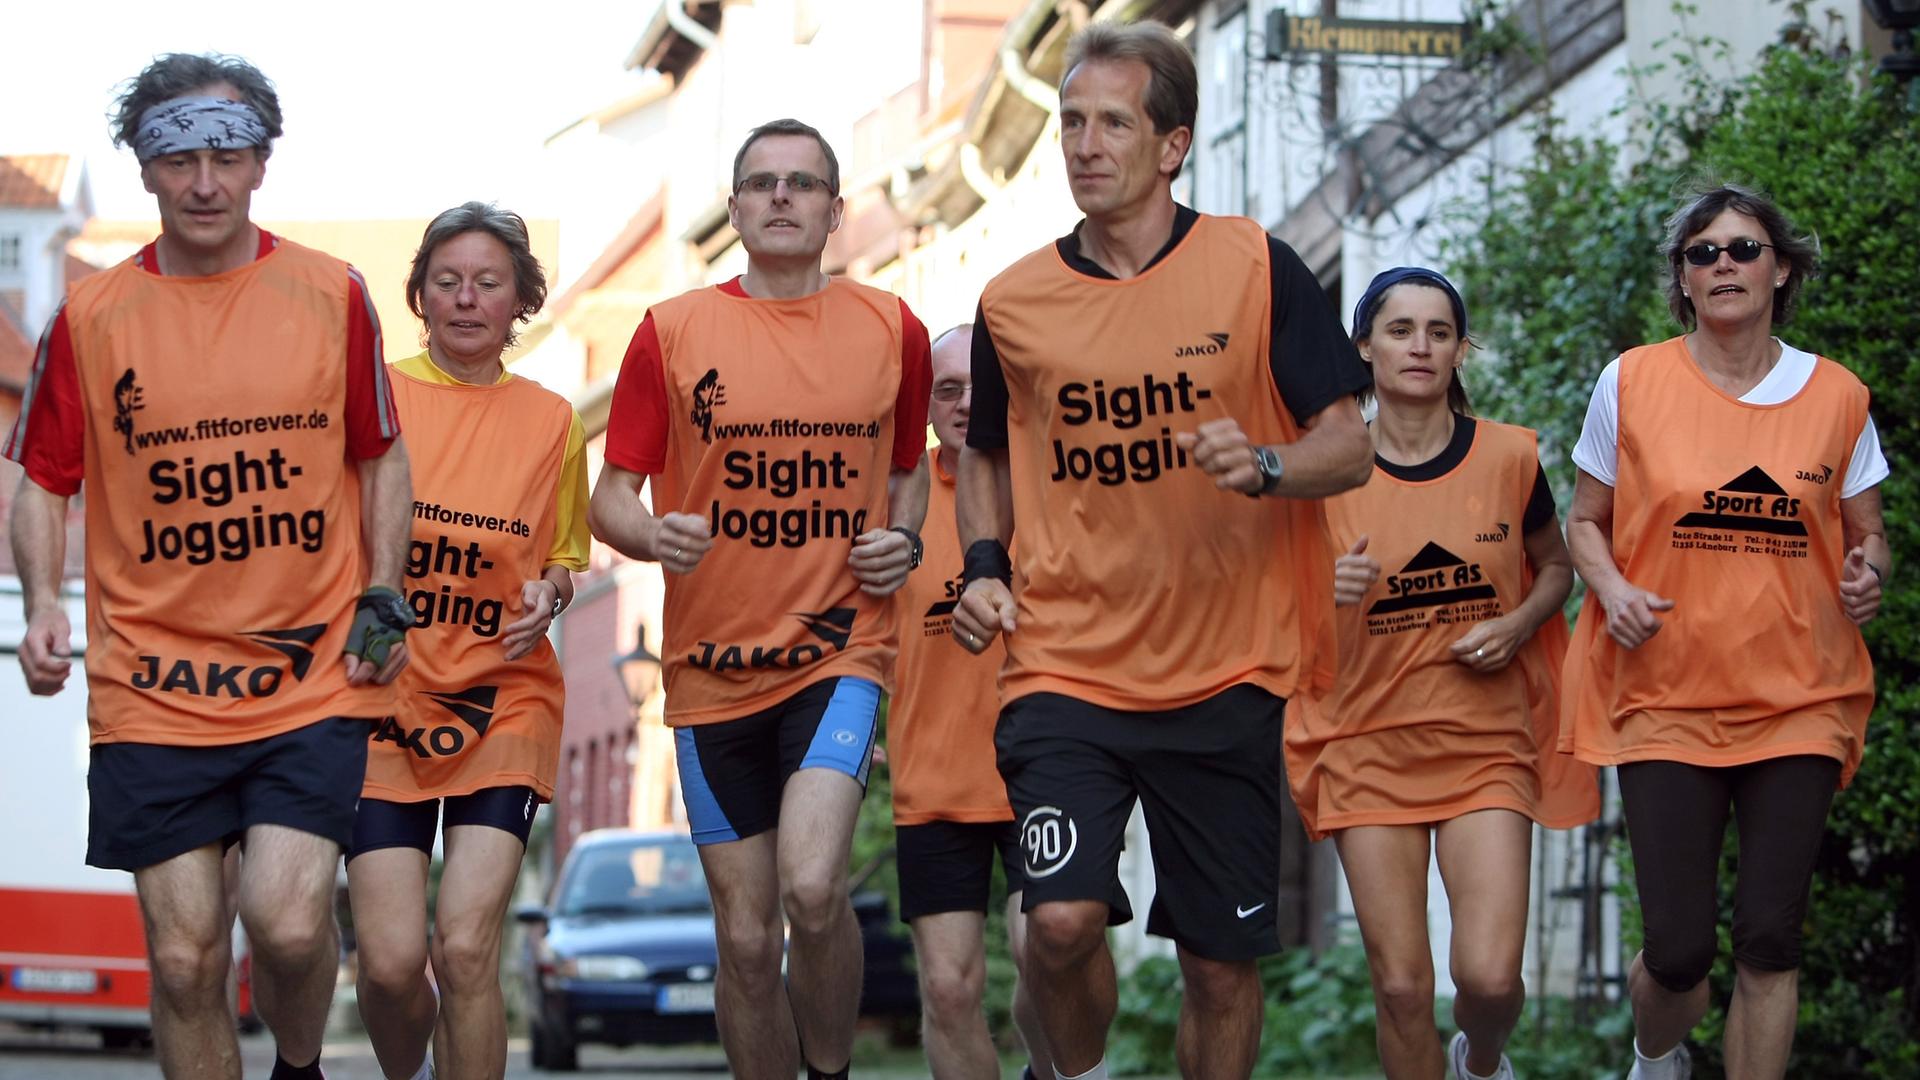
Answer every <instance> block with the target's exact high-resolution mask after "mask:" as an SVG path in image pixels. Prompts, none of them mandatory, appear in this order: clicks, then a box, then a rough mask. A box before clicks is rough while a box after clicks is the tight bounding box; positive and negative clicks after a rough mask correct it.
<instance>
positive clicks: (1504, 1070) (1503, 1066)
mask: <svg viewBox="0 0 1920 1080" xmlns="http://www.w3.org/2000/svg"><path fill="white" fill-rule="evenodd" d="M1447 1065H1448V1067H1449V1068H1450V1070H1451V1071H1452V1074H1453V1075H1452V1077H1451V1080H1470V1078H1471V1077H1472V1076H1473V1074H1472V1073H1470V1072H1468V1071H1467V1033H1466V1032H1464V1031H1456V1032H1454V1033H1453V1041H1452V1042H1449V1043H1448V1044H1447ZM1484 1080H1514V1077H1513V1063H1512V1062H1510V1061H1508V1060H1507V1055H1505V1054H1501V1055H1500V1067H1499V1068H1497V1069H1495V1070H1493V1075H1492V1076H1490V1077H1485V1078H1484Z"/></svg>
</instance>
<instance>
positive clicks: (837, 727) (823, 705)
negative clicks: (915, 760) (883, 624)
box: [673, 676, 880, 844]
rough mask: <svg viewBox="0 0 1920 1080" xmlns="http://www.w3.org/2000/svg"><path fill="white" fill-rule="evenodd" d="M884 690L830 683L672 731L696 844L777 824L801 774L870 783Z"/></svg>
mask: <svg viewBox="0 0 1920 1080" xmlns="http://www.w3.org/2000/svg"><path fill="white" fill-rule="evenodd" d="M879 715H880V687H879V686H878V685H876V684H875V683H873V682H871V681H869V680H867V679H858V678H852V677H849V676H842V677H840V678H833V679H825V680H822V681H820V682H817V683H814V684H813V685H812V686H809V687H807V688H806V689H804V690H802V691H800V692H799V693H797V694H795V695H793V696H792V697H790V698H788V699H786V700H785V701H782V702H781V703H780V704H778V705H774V706H772V707H770V708H766V709H762V710H760V711H759V712H757V713H752V714H750V715H747V716H742V717H740V718H738V719H735V720H721V721H719V722H717V723H712V724H696V725H693V726H691V727H681V728H675V729H673V742H674V750H675V754H676V756H677V757H678V759H679V762H680V794H681V797H682V798H683V799H684V800H685V801H686V804H687V824H688V825H689V826H690V827H691V829H692V832H693V842H694V843H696V844H719V843H725V842H726V841H729V840H744V839H746V838H747V837H749V836H757V835H759V834H760V833H763V832H766V831H767V830H768V829H771V828H773V827H774V826H776V825H778V824H780V797H781V795H782V794H783V793H784V792H785V791H786V787H787V780H788V778H790V777H791V776H793V774H794V773H796V772H798V771H800V770H801V769H832V770H833V771H834V772H838V773H845V774H846V775H848V776H851V777H853V778H854V780H856V781H858V782H859V784H860V788H861V790H862V791H864V790H866V786H867V770H868V769H869V768H870V762H871V754H872V753H873V733H874V725H875V721H876V719H877V718H878V717H879Z"/></svg>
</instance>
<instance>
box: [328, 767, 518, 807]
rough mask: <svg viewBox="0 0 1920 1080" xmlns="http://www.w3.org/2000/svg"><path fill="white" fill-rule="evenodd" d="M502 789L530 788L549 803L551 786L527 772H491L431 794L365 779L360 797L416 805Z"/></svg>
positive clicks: (418, 789) (439, 789) (445, 786)
mask: <svg viewBox="0 0 1920 1080" xmlns="http://www.w3.org/2000/svg"><path fill="white" fill-rule="evenodd" d="M503 787H528V788H532V789H533V794H534V797H536V798H538V799H539V800H540V801H541V802H552V801H553V785H552V784H551V783H542V782H541V780H540V777H539V776H538V775H536V774H534V773H530V772H522V773H494V774H492V775H491V776H487V777H482V778H480V779H477V780H469V781H468V782H466V783H464V784H447V785H443V786H441V787H438V788H435V789H433V790H431V791H427V790H422V789H421V788H417V787H411V788H397V787H393V786H390V785H388V784H381V783H376V782H374V781H371V780H369V781H368V782H367V784H366V786H365V787H363V788H361V789H360V797H361V798H363V799H380V800H382V801H384V802H396V803H420V802H426V801H427V800H429V799H457V798H459V797H461V796H462V795H472V794H474V793H476V792H481V791H485V790H487V789H488V788H503Z"/></svg>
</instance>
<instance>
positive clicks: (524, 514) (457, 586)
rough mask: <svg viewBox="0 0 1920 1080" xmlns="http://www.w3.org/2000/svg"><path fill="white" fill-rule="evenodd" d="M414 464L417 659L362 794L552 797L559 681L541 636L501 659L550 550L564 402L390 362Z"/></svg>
mask: <svg viewBox="0 0 1920 1080" xmlns="http://www.w3.org/2000/svg"><path fill="white" fill-rule="evenodd" d="M388 371H389V373H390V374H391V376H392V378H393V397H394V403H395V405H397V406H398V408H399V411H400V423H401V426H402V427H403V428H404V429H405V430H406V432H407V446H408V450H409V457H410V460H411V461H412V464H413V500H414V501H413V536H412V539H411V543H410V545H409V547H408V551H407V563H406V584H405V586H404V591H405V592H406V594H407V602H408V603H409V604H410V605H411V606H412V607H413V614H414V628H413V629H412V630H411V631H410V632H408V634H407V645H408V651H409V653H410V655H411V657H412V659H411V660H409V662H408V664H407V666H406V668H405V669H404V670H403V671H401V673H400V678H399V679H398V680H397V682H396V683H395V690H396V694H397V697H398V700H397V701H396V702H395V707H394V714H393V716H391V717H389V718H387V719H386V720H383V721H382V722H381V724H380V726H379V728H378V729H377V730H376V731H375V733H374V736H373V741H372V742H371V743H369V744H368V753H367V781H366V787H365V793H366V794H367V795H368V796H370V797H372V798H376V799H388V800H391V801H394V802H416V801H419V800H421V799H431V798H437V797H441V796H447V795H468V794H471V793H473V792H475V791H479V790H481V789H482V788H490V787H509V786H513V785H519V784H524V785H526V786H527V787H530V788H532V789H533V790H534V791H535V792H536V793H537V794H538V795H539V796H540V797H541V798H542V799H549V798H552V797H553V777H554V772H555V770H556V769H557V768H558V766H559V758H560V718H561V712H562V708H563V706H564V705H565V688H564V686H563V685H562V683H561V678H560V662H559V659H558V658H557V657H555V656H554V653H553V646H552V644H550V643H549V642H547V641H546V640H545V639H542V640H541V641H540V643H539V644H537V645H535V646H534V648H533V651H532V652H530V653H528V654H527V655H525V656H523V657H521V658H519V659H518V660H513V661H508V660H507V658H506V650H505V648H504V647H503V646H502V645H501V643H500V635H501V630H502V628H504V627H505V626H506V625H507V624H508V623H511V622H515V621H517V620H518V619H520V618H522V617H523V616H525V615H526V614H527V612H525V611H521V610H520V609H519V603H520V588H521V586H522V585H524V584H525V583H527V582H529V581H533V580H536V579H538V578H539V577H540V575H541V572H542V571H543V570H545V568H546V560H547V555H548V552H549V551H550V550H551V549H552V547H553V530H554V489H555V487H556V486H557V485H558V484H559V482H560V465H561V462H562V461H563V460H564V459H565V456H566V448H567V430H568V428H569V426H570V425H571V424H572V422H573V409H572V407H571V406H570V405H568V404H567V402H566V400H565V399H564V398H562V397H560V396H559V395H558V394H555V393H553V392H551V391H549V390H547V389H545V388H543V387H541V386H540V385H539V384H538V383H535V382H530V381H528V380H526V379H521V378H512V379H508V380H506V381H505V382H498V383H494V384H492V385H490V386H469V385H465V384H460V385H449V384H444V383H430V382H427V381H425V380H422V379H417V378H414V377H412V376H410V375H408V374H406V373H405V372H404V371H400V370H396V369H394V368H389V369H388Z"/></svg>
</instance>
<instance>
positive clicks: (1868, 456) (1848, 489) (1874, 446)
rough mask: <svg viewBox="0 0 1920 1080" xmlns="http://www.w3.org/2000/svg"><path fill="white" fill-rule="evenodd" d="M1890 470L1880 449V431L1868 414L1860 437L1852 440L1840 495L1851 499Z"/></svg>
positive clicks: (1884, 476) (1885, 476)
mask: <svg viewBox="0 0 1920 1080" xmlns="http://www.w3.org/2000/svg"><path fill="white" fill-rule="evenodd" d="M1891 472H1892V470H1890V469H1888V468H1887V455H1886V454H1884V453H1882V452H1881V451H1880V432H1879V430H1878V429H1877V428H1875V427H1874V426H1873V417H1872V416H1868V417H1867V426H1866V427H1863V428H1861V429H1860V438H1858V439H1856V440H1854V444H1853V460H1852V461H1850V462H1848V463H1847V480H1846V483H1844V484H1841V485H1840V497H1841V498H1843V499H1851V498H1853V497H1854V496H1855V495H1858V494H1860V493H1861V492H1863V491H1865V490H1867V489H1868V488H1870V487H1872V486H1874V485H1875V484H1878V483H1879V482H1880V481H1882V480H1885V479H1886V478H1887V476H1888V475H1889V474H1890V473H1891Z"/></svg>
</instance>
